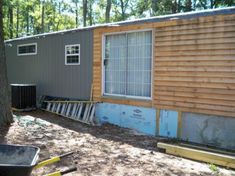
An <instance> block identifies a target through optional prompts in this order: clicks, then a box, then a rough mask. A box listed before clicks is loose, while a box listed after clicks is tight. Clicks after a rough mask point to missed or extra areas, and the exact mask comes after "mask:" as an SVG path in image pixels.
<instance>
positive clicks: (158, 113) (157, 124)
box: [156, 108, 161, 135]
mask: <svg viewBox="0 0 235 176" xmlns="http://www.w3.org/2000/svg"><path fill="white" fill-rule="evenodd" d="M160 111H161V109H159V108H157V114H156V135H160V134H159V132H160Z"/></svg>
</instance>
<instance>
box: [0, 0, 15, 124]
mask: <svg viewBox="0 0 235 176" xmlns="http://www.w3.org/2000/svg"><path fill="white" fill-rule="evenodd" d="M2 12H3V1H2V0H1V1H0V126H1V127H3V126H9V125H10V124H11V122H12V121H13V117H12V113H11V103H10V91H9V85H8V80H7V66H6V55H5V45H4V32H3V13H2Z"/></svg>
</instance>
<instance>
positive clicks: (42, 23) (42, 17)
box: [41, 0, 45, 33]
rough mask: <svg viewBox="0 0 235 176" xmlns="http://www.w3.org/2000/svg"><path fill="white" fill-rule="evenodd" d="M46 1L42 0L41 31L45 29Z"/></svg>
mask: <svg viewBox="0 0 235 176" xmlns="http://www.w3.org/2000/svg"><path fill="white" fill-rule="evenodd" d="M44 18H45V1H44V0H42V14H41V33H44V31H45V22H44V21H45V19H44Z"/></svg>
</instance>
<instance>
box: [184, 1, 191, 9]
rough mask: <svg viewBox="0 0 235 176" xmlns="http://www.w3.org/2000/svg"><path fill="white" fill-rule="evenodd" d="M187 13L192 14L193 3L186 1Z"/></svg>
mask: <svg viewBox="0 0 235 176" xmlns="http://www.w3.org/2000/svg"><path fill="white" fill-rule="evenodd" d="M184 11H185V12H191V11H192V1H191V0H186V1H185V10H184Z"/></svg>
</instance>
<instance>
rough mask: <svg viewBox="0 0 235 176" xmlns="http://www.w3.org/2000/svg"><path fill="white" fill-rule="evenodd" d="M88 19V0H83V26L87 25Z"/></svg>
mask: <svg viewBox="0 0 235 176" xmlns="http://www.w3.org/2000/svg"><path fill="white" fill-rule="evenodd" d="M86 19H87V0H83V26H86Z"/></svg>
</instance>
